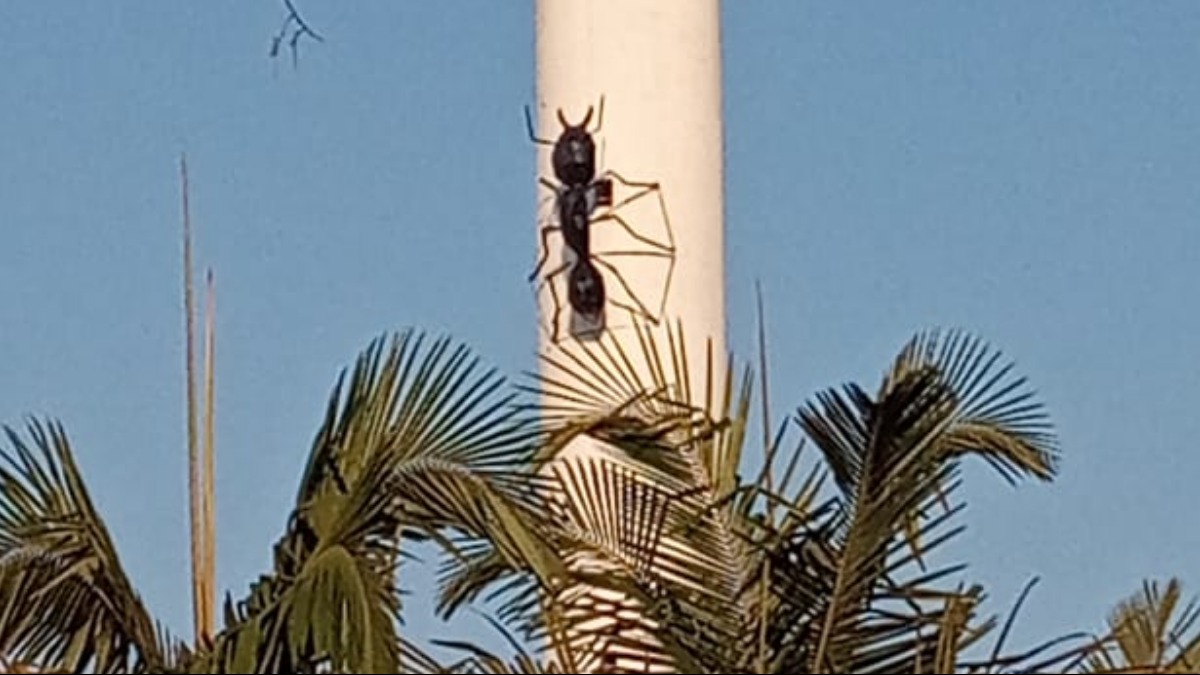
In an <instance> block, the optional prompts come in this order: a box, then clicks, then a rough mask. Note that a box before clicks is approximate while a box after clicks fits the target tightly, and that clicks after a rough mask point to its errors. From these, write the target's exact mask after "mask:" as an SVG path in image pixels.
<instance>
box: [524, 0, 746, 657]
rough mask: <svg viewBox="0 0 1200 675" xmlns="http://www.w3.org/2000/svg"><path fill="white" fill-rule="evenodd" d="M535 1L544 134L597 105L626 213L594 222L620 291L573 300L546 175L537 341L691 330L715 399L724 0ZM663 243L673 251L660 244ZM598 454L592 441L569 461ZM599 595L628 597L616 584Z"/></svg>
mask: <svg viewBox="0 0 1200 675" xmlns="http://www.w3.org/2000/svg"><path fill="white" fill-rule="evenodd" d="M536 11H537V25H536V39H537V106H536V110H537V119H538V123H537V135H538V136H539V137H540V138H542V139H547V140H554V139H557V138H558V137H559V134H561V133H562V131H563V126H562V121H565V122H566V123H569V124H579V123H580V122H581V121H583V120H584V119H585V117H586V116H587V112H588V110H589V108H591V109H592V111H593V113H592V116H591V118H590V119H589V122H590V124H589V125H588V129H589V130H590V131H594V130H595V128H596V127H597V126H599V131H596V132H595V135H594V138H595V142H596V144H597V145H596V159H597V166H596V176H597V177H600V178H603V177H604V176H605V175H606V174H605V172H606V171H607V172H614V173H612V174H608V175H609V176H610V177H611V178H612V179H613V182H612V188H613V193H612V202H613V205H614V206H615V207H616V208H615V209H613V211H612V214H613V215H616V216H619V218H604V215H605V214H606V213H608V209H607V208H606V207H604V206H601V207H600V208H598V209H597V210H596V211H595V213H594V214H593V215H594V217H595V220H594V222H593V224H592V225H591V226H590V228H589V231H590V237H589V239H590V253H592V254H595V258H596V260H597V262H594V263H593V264H594V267H595V271H596V272H598V273H599V274H600V275H602V279H601V282H602V283H603V286H604V289H605V295H606V296H607V299H608V302H607V303H606V305H605V307H604V309H603V317H602V320H601V321H597V320H596V319H597V317H595V316H594V315H588V314H587V313H586V312H585V313H581V312H578V311H576V309H575V308H573V307H572V306H571V303H570V299H569V296H570V292H569V284H570V282H571V280H572V279H571V272H572V263H574V265H576V266H578V265H579V264H580V263H579V261H578V260H574V257H573V256H571V255H570V254H569V253H568V254H567V255H566V256H565V257H564V252H563V244H564V241H565V239H564V236H563V235H564V234H566V233H565V232H563V231H559V232H555V233H552V234H551V235H550V236H549V237H543V236H542V235H543V228H545V227H547V226H558V227H562V228H564V229H565V228H567V227H569V223H564V222H561V221H560V219H559V218H557V217H556V215H557V214H555V209H554V196H555V195H554V193H553V192H551V190H550V189H548V188H546V187H545V186H543V185H540V184H539V187H538V190H539V193H538V194H539V197H540V199H539V202H540V204H541V208H540V209H539V210H540V214H539V215H540V216H541V218H539V222H538V223H537V233H536V238H537V246H538V257H539V258H541V257H543V256H545V258H546V260H547V263H546V264H545V266H544V267H543V268H542V274H543V277H545V275H547V274H552V273H553V274H555V276H554V278H551V279H548V280H547V281H548V284H554V285H555V286H556V287H557V295H555V294H554V293H551V292H549V291H548V290H546V289H543V292H541V293H540V294H539V296H538V297H539V320H540V322H541V325H542V330H540V331H539V335H540V338H539V342H540V344H539V347H540V348H541V349H542V351H543V352H546V351H550V352H553V351H554V350H570V349H574V348H576V347H577V346H578V345H580V344H583V343H584V342H586V341H587V340H588V339H590V338H593V337H597V333H598V336H599V337H603V338H605V339H610V340H615V341H617V342H618V343H619V344H620V345H621V346H622V348H624V350H625V351H626V352H627V353H630V354H634V355H636V354H638V353H639V352H640V351H641V349H642V347H641V346H640V342H639V337H638V334H637V331H636V330H635V329H634V328H633V327H632V322H634V321H636V322H638V323H640V324H645V323H646V319H647V318H649V317H653V318H654V319H655V320H657V322H658V325H659V330H661V329H665V328H667V327H671V328H672V329H674V328H677V327H681V328H682V332H683V338H684V340H685V342H684V346H685V348H686V351H687V354H688V356H689V359H688V362H689V368H688V373H687V377H688V379H689V381H690V382H691V383H692V386H691V392H690V394H691V397H692V398H693V400H696V401H697V402H700V401H703V400H704V396H705V394H706V391H705V390H704V387H705V386H706V379H707V378H706V377H705V375H706V373H707V371H708V369H709V368H710V367H712V368H713V369H714V371H713V372H712V375H713V376H714V380H713V381H714V383H716V384H717V385H718V386H719V383H721V382H722V381H723V377H724V371H723V367H724V364H725V356H726V335H725V330H726V329H725V269H724V264H725V259H724V254H725V237H724V191H723V169H724V166H723V149H724V147H723V135H722V134H723V130H722V96H721V77H722V73H721V42H720V3H719V0H536ZM601 101H603V107H602V108H601ZM560 110H561V113H562V118H563V119H562V120H560V118H559V111H560ZM552 155H553V153H552V149H551V148H550V147H548V146H545V145H542V146H539V152H538V160H539V161H538V174H539V179H541V178H545V179H549V180H550V181H551V182H552V183H555V184H557V183H559V181H558V180H557V178H556V177H555V172H554V162H553V159H552ZM625 181H628V183H626V182H625ZM647 184H654V185H655V187H656V189H649V188H648V186H647ZM626 200H628V201H626ZM543 245H545V249H546V250H543ZM664 247H665V248H666V249H671V251H670V252H669V253H668V255H666V256H663V255H657V254H655V252H656V251H657V252H658V253H660V254H661V253H662V252H663V251H664ZM639 252H640V253H639ZM647 252H648V253H650V254H651V255H646V254H645V253H647ZM556 318H557V319H558V321H557V322H556V321H555V319H556ZM656 332H657V331H656ZM552 342H553V344H551V343H552ZM710 349H711V354H712V356H713V359H712V362H709V361H708V359H706V358H705V355H706V352H707V351H708V350H710ZM668 358H669V357H668ZM669 384H672V385H676V386H678V385H680V384H681V383H679V382H672V383H669ZM714 393H715V392H714ZM596 450H597V447H596V446H595V445H594V444H592V443H589V442H583V441H581V442H578V443H575V444H573V445H572V446H571V447H569V448H568V449H567V451H566V452H565V453H564V454H563V456H562V458H563V459H564V460H567V457H568V456H570V457H588V456H591V455H594V453H595V452H596ZM601 596H602V597H601ZM593 599H594V600H595V601H599V602H603V603H605V604H606V605H608V604H610V603H611V604H612V605H613V606H616V607H620V606H625V603H624V602H623V601H622V600H621V598H618V597H609V595H608V594H594V595H593ZM579 628H580V629H582V628H583V627H582V625H581V626H579ZM593 628H595V626H593ZM572 643H573V640H572ZM580 648H581V649H585V651H586V652H587V653H578V650H574V651H576V653H575V654H574V656H575V658H576V659H577V660H578V663H577V664H576V667H577V668H579V669H580V670H581V671H582V672H593V671H594V670H596V669H599V668H602V667H603V666H602V661H603V660H606V659H612V658H617V657H621V660H622V661H624V662H626V663H627V664H630V660H632V661H633V662H635V663H632V664H631V665H632V666H633V667H634V668H635V669H637V670H639V671H640V670H642V669H643V668H644V669H645V672H655V671H657V670H658V668H655V667H650V666H649V663H648V662H644V663H642V664H641V666H639V665H638V664H637V663H636V662H638V661H640V660H641V659H640V658H639V656H638V655H637V654H636V653H629V652H627V651H624V650H620V649H618V650H616V651H618V652H620V651H624V654H616V653H614V652H613V648H610V647H605V646H603V645H591V646H589V647H586V648H584V647H582V646H581V647H580Z"/></svg>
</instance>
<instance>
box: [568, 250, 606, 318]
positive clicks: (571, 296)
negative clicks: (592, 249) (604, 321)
mask: <svg viewBox="0 0 1200 675" xmlns="http://www.w3.org/2000/svg"><path fill="white" fill-rule="evenodd" d="M604 300H605V296H604V277H603V276H601V275H600V271H599V270H597V269H596V267H595V266H594V265H592V264H591V262H590V261H588V260H586V259H585V260H581V261H579V263H578V264H576V265H575V266H574V267H573V268H572V269H571V273H570V275H569V277H568V280H567V301H568V302H570V303H571V307H573V308H574V309H575V311H576V312H579V313H580V314H583V315H585V316H595V315H597V314H599V313H600V312H602V311H603V310H604Z"/></svg>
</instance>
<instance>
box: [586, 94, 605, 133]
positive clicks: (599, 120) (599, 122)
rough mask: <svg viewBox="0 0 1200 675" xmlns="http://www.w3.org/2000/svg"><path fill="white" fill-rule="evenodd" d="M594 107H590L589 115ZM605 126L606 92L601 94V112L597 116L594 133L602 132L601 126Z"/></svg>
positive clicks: (589, 115)
mask: <svg viewBox="0 0 1200 675" xmlns="http://www.w3.org/2000/svg"><path fill="white" fill-rule="evenodd" d="M591 115H592V109H591V108H588V117H591ZM602 126H604V94H600V114H599V115H597V116H596V129H595V130H594V131H592V133H593V134H598V133H600V127H602Z"/></svg>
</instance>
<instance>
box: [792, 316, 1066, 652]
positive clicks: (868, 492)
mask: <svg viewBox="0 0 1200 675" xmlns="http://www.w3.org/2000/svg"><path fill="white" fill-rule="evenodd" d="M997 360H998V355H996V354H995V353H993V352H991V351H990V350H988V349H987V348H986V346H984V345H981V344H980V343H979V342H978V341H976V340H974V339H972V338H970V337H969V336H964V335H962V334H959V333H957V332H952V333H950V334H949V336H948V337H947V338H946V339H945V340H944V341H942V340H941V339H940V337H939V335H938V334H937V333H924V334H919V335H917V336H916V337H915V338H914V339H913V340H912V341H911V342H910V343H909V344H908V345H907V346H906V347H905V348H904V349H903V350H902V352H901V354H900V356H899V357H898V358H897V359H896V361H895V363H894V365H893V367H892V369H891V371H890V372H889V373H888V374H887V376H886V377H885V378H884V381H883V384H882V386H881V387H880V390H879V392H878V394H877V395H876V396H874V397H872V396H870V395H869V394H868V393H867V392H866V391H865V390H863V389H862V388H861V387H858V386H857V385H853V384H851V385H847V386H845V387H844V388H843V389H842V390H841V391H837V390H828V391H825V392H822V393H820V394H819V395H818V396H817V399H816V402H815V403H810V404H807V405H806V406H805V407H803V408H802V409H801V410H800V414H799V422H800V425H801V427H802V428H803V429H804V431H805V432H806V434H807V435H808V437H809V438H810V439H812V441H813V442H814V444H815V445H816V446H817V448H818V449H819V450H820V452H821V456H822V458H823V459H824V461H825V464H826V465H827V466H828V468H829V470H830V472H831V474H832V476H833V478H834V482H835V484H836V485H837V487H838V489H839V493H840V494H839V497H838V499H839V503H840V510H841V515H840V517H839V518H838V520H837V522H836V529H835V531H834V538H833V549H834V550H835V551H836V556H835V557H836V559H837V563H836V572H835V574H834V575H833V580H832V586H831V589H830V590H829V592H828V593H827V594H826V595H825V597H824V599H823V601H822V603H821V605H822V607H821V611H820V613H819V620H818V623H817V625H818V626H819V629H818V630H817V633H816V635H817V638H816V640H815V648H814V650H813V652H812V654H811V662H810V664H809V668H811V669H812V670H811V671H810V672H818V671H822V672H827V671H833V672H908V671H906V670H905V668H914V667H923V666H920V664H930V663H933V662H934V661H935V660H937V654H936V653H934V652H930V653H928V654H926V653H925V650H927V649H928V648H929V640H928V639H925V638H923V637H919V636H920V634H921V630H919V629H920V628H921V626H926V627H929V628H937V627H938V626H941V625H942V624H943V623H944V622H943V619H942V618H940V615H939V610H936V609H935V610H931V609H928V608H925V607H922V608H920V609H914V610H913V611H911V612H908V613H903V612H902V613H899V614H897V613H895V612H893V611H891V610H888V609H885V608H884V607H883V605H884V604H886V603H884V601H885V600H886V599H887V598H892V599H893V600H895V601H897V602H900V603H901V605H902V606H903V605H904V604H912V603H915V602H916V601H917V600H918V599H921V600H925V601H928V600H934V601H935V602H937V603H940V604H942V605H943V606H944V607H949V608H950V609H952V610H954V611H955V612H958V613H961V611H962V609H963V607H966V606H968V605H966V604H963V603H974V602H975V600H974V599H973V598H968V597H964V596H961V595H959V594H953V593H949V592H944V591H934V590H932V589H931V588H930V587H929V584H930V583H931V582H932V581H933V580H935V579H937V578H940V577H943V576H946V575H948V574H950V573H952V572H953V571H955V570H956V568H953V567H952V568H947V569H943V570H939V571H935V572H917V571H916V570H918V569H921V568H923V562H924V561H923V557H922V553H923V550H928V549H931V548H933V547H935V546H936V545H938V544H940V543H942V542H944V541H945V540H946V539H948V538H949V537H950V536H953V534H954V533H955V532H956V531H957V530H950V531H949V532H946V533H945V534H944V535H936V536H938V538H937V539H936V540H934V541H932V542H929V543H926V544H921V542H922V541H925V540H927V539H928V538H929V537H930V536H931V535H934V532H933V531H932V530H933V528H935V527H937V526H939V525H941V524H942V523H943V522H944V521H945V519H946V518H948V516H949V515H950V513H952V512H950V513H947V514H946V515H944V516H942V517H932V516H930V514H931V513H932V512H933V507H934V506H936V505H937V504H939V503H940V504H943V506H945V505H946V494H947V486H948V484H949V483H950V481H952V480H954V478H955V475H956V473H957V459H958V458H959V457H961V456H963V455H966V454H977V455H980V456H983V457H984V458H986V459H987V460H988V461H989V462H991V463H992V464H994V465H996V466H997V467H999V468H1001V469H1002V470H1004V471H1005V472H1006V475H1007V476H1010V477H1011V476H1013V475H1018V474H1020V473H1029V474H1033V475H1035V476H1037V477H1040V478H1043V479H1049V478H1050V477H1051V476H1052V475H1053V473H1054V459H1055V456H1056V448H1055V446H1054V440H1053V436H1052V434H1051V433H1050V430H1049V428H1048V425H1047V424H1046V422H1045V413H1044V411H1043V409H1042V407H1041V405H1040V404H1039V403H1037V402H1036V401H1034V400H1033V398H1032V394H1030V393H1029V392H1027V391H1025V390H1024V389H1022V387H1023V385H1024V381H1023V380H1020V379H1018V380H1015V381H1008V380H1006V377H1007V375H1008V373H1009V371H1010V369H1011V366H1005V367H1003V368H1000V369H999V370H998V371H996V370H994V369H993V367H994V366H995V364H996V362H997ZM930 518H932V520H930ZM897 542H900V543H901V544H905V545H907V546H908V548H909V550H910V552H909V553H908V554H904V553H903V548H902V546H898V545H897ZM913 563H916V565H912V564H913ZM910 566H912V568H913V571H912V572H907V573H905V570H906V569H907V568H909V567H910ZM902 573H904V574H907V576H908V577H909V579H908V580H907V581H906V582H904V583H900V582H898V581H896V579H897V578H898V577H899V576H901V575H902ZM947 603H948V604H947ZM897 617H903V619H902V620H896V621H893V619H896V618H897ZM905 625H908V626H909V627H910V629H911V630H907V632H905V628H904V626H905ZM947 625H949V624H947ZM902 636H903V637H902ZM939 640H942V638H938V640H935V641H934V644H935V645H936V643H937V641H939ZM943 651H944V650H943ZM905 664H907V665H905ZM896 668H898V669H900V670H893V669H896Z"/></svg>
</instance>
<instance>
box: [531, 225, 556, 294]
mask: <svg viewBox="0 0 1200 675" xmlns="http://www.w3.org/2000/svg"><path fill="white" fill-rule="evenodd" d="M560 230H562V228H561V227H558V226H557V225H547V226H545V227H543V228H542V255H541V256H540V257H539V258H538V263H537V266H536V267H534V268H533V272H531V273H530V274H529V278H528V281H533V280H534V278H535V277H537V275H538V273H539V272H541V271H542V265H545V264H546V261H547V260H548V259H549V258H550V233H551V232H557V231H560Z"/></svg>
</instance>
